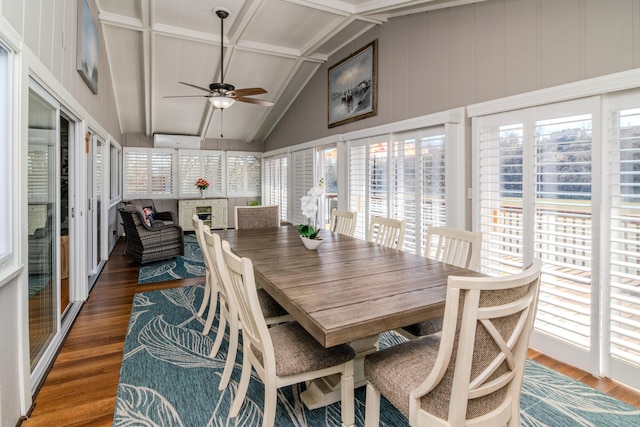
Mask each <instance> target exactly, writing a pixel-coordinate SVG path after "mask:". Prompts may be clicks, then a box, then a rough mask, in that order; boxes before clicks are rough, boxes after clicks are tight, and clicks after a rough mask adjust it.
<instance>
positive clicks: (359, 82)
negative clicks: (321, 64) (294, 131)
mask: <svg viewBox="0 0 640 427" xmlns="http://www.w3.org/2000/svg"><path fill="white" fill-rule="evenodd" d="M377 67H378V40H377V39H376V40H374V41H372V42H371V43H369V44H368V45H366V46H365V47H363V48H362V49H360V50H358V51H357V52H354V53H352V54H351V55H349V56H348V57H347V58H345V59H343V60H342V61H340V62H338V63H337V64H335V65H334V66H332V67H331V68H329V91H328V92H329V96H328V98H329V99H328V104H329V106H328V117H329V122H328V124H329V127H330V128H332V127H335V126H340V125H343V124H345V123H350V122H354V121H356V120H360V119H364V118H366V117H371V116H375V115H376V114H378V96H377V95H378V93H377V92H378V82H377V80H378V79H377V74H378V73H377Z"/></svg>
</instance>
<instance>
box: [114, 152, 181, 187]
mask: <svg viewBox="0 0 640 427" xmlns="http://www.w3.org/2000/svg"><path fill="white" fill-rule="evenodd" d="M173 151H174V150H158V149H151V148H128V147H125V148H124V171H123V173H124V190H123V191H124V195H123V197H124V198H125V199H135V198H149V197H155V196H172V195H174V189H173V176H174V167H173Z"/></svg>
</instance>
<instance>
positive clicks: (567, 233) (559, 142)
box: [534, 114, 592, 349]
mask: <svg viewBox="0 0 640 427" xmlns="http://www.w3.org/2000/svg"><path fill="white" fill-rule="evenodd" d="M591 122H592V121H591V114H584V115H576V116H565V117H558V118H552V119H545V120H538V121H537V122H536V125H535V135H536V139H535V151H536V155H535V159H534V162H535V166H536V168H535V182H536V191H535V222H534V225H535V239H534V241H535V252H536V253H535V256H536V257H539V258H541V259H542V260H543V262H544V264H545V267H546V268H545V270H544V275H543V278H542V281H543V285H542V286H541V290H540V298H539V302H538V316H537V319H536V328H537V329H538V330H540V331H544V332H546V333H549V334H552V335H555V336H561V337H563V339H565V340H568V341H569V342H571V343H573V344H574V345H577V346H579V347H582V348H585V349H588V348H590V346H591V343H590V337H591V331H590V326H591V267H592V266H591V258H592V252H591V240H592V239H591V229H592V222H591V210H592V203H591V169H592V165H591V151H592V149H591V136H592V135H591V126H592V123H591Z"/></svg>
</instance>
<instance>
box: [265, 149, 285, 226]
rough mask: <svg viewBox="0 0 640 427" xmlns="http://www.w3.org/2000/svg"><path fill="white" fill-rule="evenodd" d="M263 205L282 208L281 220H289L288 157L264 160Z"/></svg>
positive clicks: (282, 156)
mask: <svg viewBox="0 0 640 427" xmlns="http://www.w3.org/2000/svg"><path fill="white" fill-rule="evenodd" d="M262 168H263V173H262V176H263V189H264V200H263V201H262V204H263V205H278V206H280V219H282V220H287V218H288V209H287V157H286V155H281V156H277V157H269V158H266V159H263V162H262Z"/></svg>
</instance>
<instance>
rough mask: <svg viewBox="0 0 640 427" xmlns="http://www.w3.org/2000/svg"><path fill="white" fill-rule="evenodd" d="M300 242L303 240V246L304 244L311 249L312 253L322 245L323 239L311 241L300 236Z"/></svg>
mask: <svg viewBox="0 0 640 427" xmlns="http://www.w3.org/2000/svg"><path fill="white" fill-rule="evenodd" d="M300 240H302V244H304V247H305V248H307V249H309V250H310V251H315V250H316V249H318V247H319V246H320V244H321V243H322V239H321V238H315V239H309V238H307V237H302V236H300Z"/></svg>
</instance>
